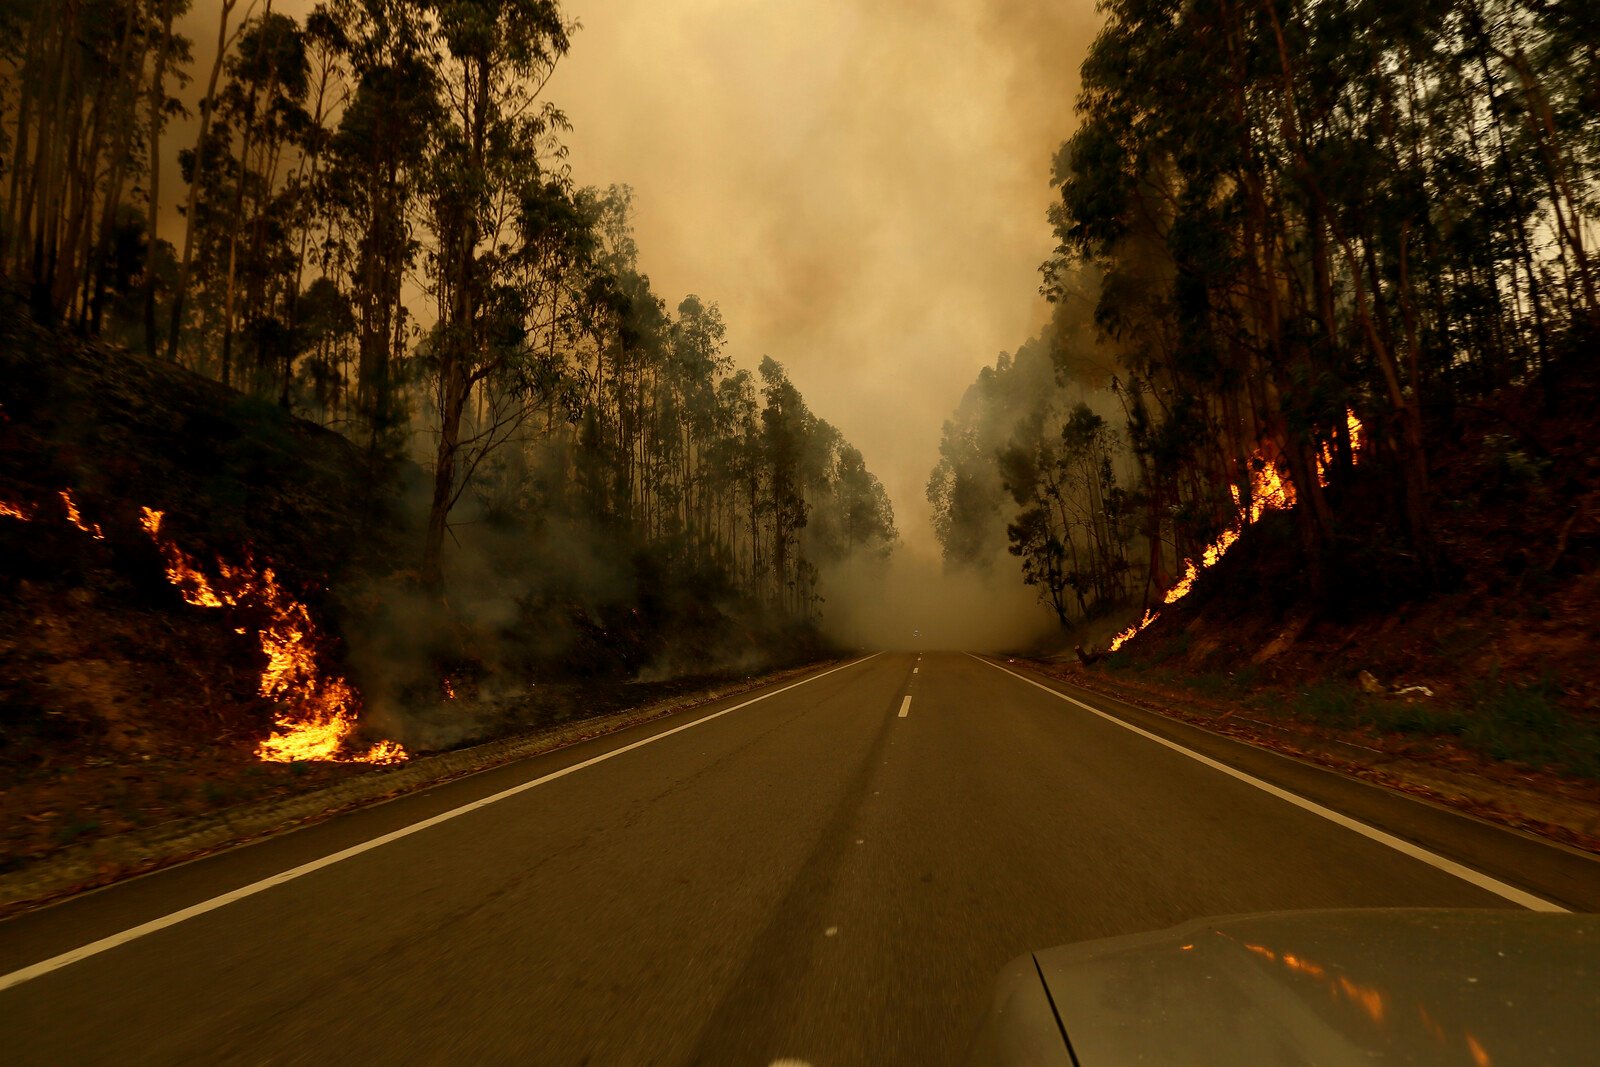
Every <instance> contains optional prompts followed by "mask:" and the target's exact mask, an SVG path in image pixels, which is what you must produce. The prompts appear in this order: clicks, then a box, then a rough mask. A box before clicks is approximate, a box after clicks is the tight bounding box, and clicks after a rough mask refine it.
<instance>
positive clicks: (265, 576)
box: [0, 490, 407, 764]
mask: <svg viewBox="0 0 1600 1067" xmlns="http://www.w3.org/2000/svg"><path fill="white" fill-rule="evenodd" d="M57 495H58V496H59V497H60V500H61V503H62V508H63V512H64V515H65V518H66V521H67V522H69V523H70V524H71V525H72V526H74V527H76V528H77V529H78V530H80V531H82V532H83V533H86V534H88V535H89V536H91V537H93V538H94V539H96V540H102V541H103V540H104V539H105V534H104V531H103V530H102V529H101V527H100V526H99V525H98V524H91V523H87V522H85V521H84V519H83V516H82V513H81V512H80V510H79V508H78V506H77V503H76V501H74V499H73V497H72V494H71V492H70V490H61V491H60V492H59V493H58V494H57ZM42 510H43V509H42V506H30V505H28V504H25V503H22V502H20V501H0V518H6V519H11V520H14V521H20V522H32V521H36V519H37V518H38V516H39V514H40V512H41V511H42ZM140 512H141V515H140V525H141V526H142V527H143V529H144V531H145V533H146V534H148V535H149V537H150V539H151V540H152V542H153V543H154V544H155V546H156V548H157V550H158V551H159V552H160V553H161V557H162V560H163V563H164V565H165V569H166V577H167V581H168V582H170V583H171V584H172V585H173V587H174V588H176V589H177V590H178V592H179V594H180V595H181V596H182V597H183V599H184V601H185V602H186V603H188V604H190V605H193V606H195V607H201V608H231V609H243V613H244V614H246V615H250V616H265V618H266V622H265V623H263V624H261V625H259V626H258V627H256V628H255V629H256V637H257V640H258V641H259V643H260V647H261V651H262V653H263V655H264V656H265V657H266V666H265V667H263V668H262V672H261V678H260V682H259V691H260V694H261V696H262V697H264V698H266V699H267V700H269V701H271V702H272V704H273V707H274V708H275V712H274V729H273V732H272V733H271V734H270V735H269V736H268V737H267V738H266V739H264V740H263V741H261V742H260V744H258V745H257V746H256V750H255V754H256V758H258V759H260V760H263V761H266V762H272V763H292V762H339V763H377V764H385V763H398V762H401V761H403V760H405V759H406V758H407V756H406V751H405V749H404V748H403V747H402V746H401V745H400V744H398V743H397V742H394V741H387V740H384V741H378V742H376V743H374V744H373V745H372V746H371V747H369V748H367V749H366V750H365V751H352V749H351V744H352V742H353V741H354V740H355V734H356V731H357V726H358V724H359V719H360V711H361V701H360V695H359V694H358V693H357V692H356V689H355V687H354V686H352V685H351V684H350V683H349V682H348V681H347V680H346V679H344V678H343V677H340V676H339V675H337V674H333V673H331V672H328V671H325V670H323V669H322V668H320V667H319V665H318V650H319V649H320V648H321V647H322V646H323V645H324V644H325V638H324V637H323V635H322V633H321V631H320V630H319V629H318V628H317V626H316V624H315V622H314V621H313V620H312V618H311V613H310V611H309V610H308V609H307V608H306V606H305V604H303V603H301V602H300V601H299V600H296V599H295V598H294V597H292V596H290V595H289V594H288V593H287V592H285V591H284V589H283V587H282V585H280V584H279V582H278V579H277V576H276V574H275V573H274V572H273V569H272V568H271V567H261V568H258V567H256V566H255V565H254V563H253V562H251V561H250V560H249V558H248V556H247V557H246V560H245V562H244V563H243V564H239V565H233V564H229V563H228V562H227V561H225V560H218V561H217V563H216V572H217V576H216V577H215V578H214V579H212V578H208V577H207V576H206V574H205V572H204V571H202V570H201V569H200V568H199V567H197V566H196V565H195V561H194V560H193V559H192V558H191V557H190V556H189V555H188V554H187V553H185V552H184V551H183V550H182V549H181V548H179V547H178V545H177V543H176V542H175V541H174V540H173V539H172V538H171V537H169V536H164V535H163V534H162V529H161V528H162V522H163V519H164V517H165V516H164V512H161V511H157V510H155V509H153V508H148V507H145V508H141V509H140ZM235 629H236V630H237V631H238V632H239V633H241V634H244V633H247V632H249V630H250V627H248V626H236V627H235Z"/></svg>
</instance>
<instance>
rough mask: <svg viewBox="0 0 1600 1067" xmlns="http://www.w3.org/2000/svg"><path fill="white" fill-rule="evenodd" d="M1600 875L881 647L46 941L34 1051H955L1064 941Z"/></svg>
mask: <svg viewBox="0 0 1600 1067" xmlns="http://www.w3.org/2000/svg"><path fill="white" fill-rule="evenodd" d="M1013 672H1019V673H1013ZM1052 689H1053V690H1058V691H1063V692H1066V693H1068V695H1070V696H1071V697H1073V698H1074V699H1073V700H1065V699H1062V698H1061V697H1060V696H1058V695H1056V693H1055V692H1052V691H1051V690H1052ZM907 697H909V698H910V700H909V702H908V701H907V699H906V698H907ZM1074 701H1081V702H1083V703H1082V704H1080V703H1075V702H1074ZM1084 704H1093V705H1094V706H1096V707H1099V708H1105V709H1109V711H1110V712H1112V713H1113V714H1108V715H1102V714H1095V713H1094V712H1092V711H1090V710H1088V709H1087V708H1086V707H1085V706H1083V705H1084ZM1119 717H1120V718H1126V719H1127V720H1128V721H1129V722H1130V723H1132V724H1133V725H1134V726H1136V727H1138V728H1139V729H1142V730H1145V731H1147V732H1146V733H1141V732H1138V730H1135V729H1129V728H1128V726H1126V725H1124V724H1123V723H1122V722H1120V721H1118V718H1119ZM1157 737H1161V738H1165V739H1166V740H1165V743H1163V741H1161V740H1158V739H1157ZM1197 755H1198V756H1199V758H1196V756H1197ZM1208 760H1211V761H1215V764H1216V765H1213V763H1211V762H1207V761H1208ZM1222 765H1226V766H1229V767H1238V768H1240V771H1238V772H1235V773H1227V772H1225V771H1224V770H1222V769H1220V767H1221V766H1222ZM501 794H505V795H501ZM491 797H498V799H494V800H493V801H492V802H490V803H486V804H480V805H479V806H477V807H472V808H470V809H469V810H465V811H462V810H461V809H462V808H463V806H465V805H471V804H473V803H475V802H480V801H483V800H485V799H486V798H491ZM1302 798H1304V799H1302ZM1337 812H1343V813H1344V815H1339V814H1336V813H1337ZM1346 816H1353V817H1354V819H1355V820H1357V821H1356V823H1355V824H1354V825H1353V826H1352V825H1350V824H1347V823H1348V822H1349V820H1348V819H1347V818H1346ZM429 819H433V820H435V821H433V822H431V823H428V824H427V825H423V826H421V827H419V826H418V824H419V823H423V822H424V821H425V820H429ZM1340 819H1345V822H1343V823H1342V822H1341V821H1339V820H1340ZM1369 827H1370V828H1373V829H1368V828H1369ZM1384 832H1393V834H1394V835H1395V836H1394V838H1387V839H1386V838H1384ZM385 835H391V837H390V838H389V839H386V840H379V839H382V838H384V836H385ZM374 842H376V843H374ZM1409 842H1422V845H1421V847H1419V846H1418V845H1417V844H1412V843H1409ZM330 857H331V858H332V861H331V862H329V859H330ZM319 861H320V862H321V865H320V866H318V865H317V864H318V863H319ZM1457 861H1459V862H1460V863H1462V864H1463V865H1464V866H1462V867H1460V868H1452V867H1451V865H1452V864H1453V863H1455V862H1457ZM306 865H311V866H312V867H313V868H314V869H309V870H305V869H303V868H304V867H305V866H306ZM1442 867H1443V868H1451V869H1441V868H1442ZM1597 870H1600V865H1596V864H1594V863H1593V862H1592V861H1589V860H1586V859H1584V858H1582V857H1579V856H1577V855H1576V854H1575V853H1569V852H1565V851H1562V850H1559V849H1555V848H1551V847H1548V846H1545V845H1542V844H1538V843H1535V842H1533V841H1531V840H1530V839H1528V838H1525V837H1522V836H1520V835H1517V834H1513V833H1510V832H1508V831H1502V830H1498V829H1495V828H1492V827H1489V826H1487V825H1486V824H1481V823H1477V822H1475V821H1472V820H1468V819H1465V818H1463V817H1460V816H1456V815H1453V814H1449V813H1446V812H1443V811H1441V810H1439V809H1434V808H1431V807H1428V806H1425V805H1421V804H1419V803H1417V802H1414V801H1410V800H1407V799H1405V798H1400V797H1395V796H1392V795H1390V794H1387V793H1383V792H1381V791H1379V790H1376V789H1374V788H1372V787H1369V786H1366V785H1363V784H1361V783H1357V782H1353V781H1350V780H1347V779H1343V778H1340V777H1339V776H1336V775H1331V774H1329V773H1327V772H1323V771H1318V770H1315V769H1312V768H1307V767H1304V766H1303V765H1300V764H1297V763H1294V762H1292V761H1289V760H1286V759H1283V758H1281V757H1278V756H1274V755H1271V754H1269V753H1263V752H1260V751H1258V750H1251V749H1246V748H1245V747H1244V746H1239V745H1236V744H1234V743H1232V742H1228V741H1224V740H1222V739H1217V738H1211V737H1210V736H1209V735H1201V734H1200V733H1199V732H1198V731H1193V730H1189V729H1188V728H1186V727H1182V726H1181V724H1166V720H1160V721H1159V722H1158V721H1156V717H1153V716H1148V715H1146V716H1143V717H1142V718H1141V717H1140V715H1139V713H1137V712H1135V711H1133V710H1132V709H1126V708H1119V707H1116V706H1115V705H1114V704H1113V703H1112V702H1108V701H1105V700H1103V699H1101V698H1097V697H1092V696H1091V695H1089V694H1087V693H1084V692H1083V691H1078V690H1069V689H1067V687H1065V686H1062V685H1059V684H1057V683H1044V682H1043V681H1042V680H1040V679H1039V678H1038V676H1036V675H1026V673H1025V672H1022V671H1021V668H1018V667H1011V668H1006V667H1005V666H1004V661H1000V662H999V663H996V662H991V661H986V660H983V659H979V658H977V657H973V656H967V655H962V654H954V653H938V654H933V653H930V654H926V655H921V656H918V655H916V654H881V655H876V656H872V657H870V658H866V659H864V660H859V661H854V662H852V663H849V664H846V665H844V666H842V667H839V668H836V669H833V670H831V671H827V672H818V673H815V674H813V675H809V676H807V677H805V678H804V679H803V680H801V681H800V682H799V683H798V684H792V685H790V684H788V683H783V684H780V685H775V686H772V687H770V688H768V689H766V690H758V691H756V692H754V693H750V694H745V695H743V696H740V697H733V698H728V699H726V700H723V701H720V702H718V703H716V704H712V705H708V706H706V707H703V708H700V709H695V710H693V711H691V712H687V713H684V714H681V715H678V716H675V717H672V718H669V719H666V720H661V721H658V722H656V723H652V724H648V725H646V726H643V727H638V728H635V729H632V730H628V731H624V732H622V733H619V734H615V735H612V736H610V737H607V738H600V739H596V740H594V741H591V742H587V743H585V744H583V745H579V746H575V747H573V748H569V749H565V750H563V751H560V752H556V753H551V754H548V755H546V756H541V757H537V758H534V759H531V760H526V761H523V762H520V763H517V764H514V765H511V766H508V767H503V768H499V769H496V770H494V771H490V772H485V773H483V774H479V775H475V776H473V777H470V778H467V779H462V780H459V781H456V782H453V783H449V784H448V785H444V786H441V787H438V788H436V789H433V790H430V791H428V792H425V793H421V794H417V795H413V796H409V797H405V798H402V799H399V800H396V801H392V802H390V803H387V804H383V805H380V806H378V807H375V808H370V809H367V810H365V811H361V812H356V813H352V814H350V815H346V816H342V817H339V818H335V819H331V820H329V821H327V822H325V823H322V824H319V825H317V826H314V827H309V828H306V829H304V830H300V831H297V832H295V833H292V834H287V835H283V836H281V837H278V838H274V839H271V840H268V841H265V842H262V843H260V844H257V845H254V846H250V847H246V848H240V849H235V850H233V851H231V852H227V853H224V854H221V855H218V856H214V857H211V858H209V859H206V860H203V861H200V862H196V863H191V864H188V865H185V866H182V867H179V868H174V869H172V870H168V871H164V872H160V873H158V874H155V875H151V876H149V877H145V878H141V879H137V880H134V881H131V882H127V883H124V884H122V885H119V886H115V887H113V888H111V889H109V890H105V891H102V892H98V893H93V894H88V895H85V896H82V897H79V898H77V899H74V900H71V901H68V902H65V903H63V904H60V905H57V906H55V907H51V908H46V909H42V910H40V911H37V912H32V913H28V914H25V915H21V916H18V917H15V918H13V919H11V920H9V921H7V922H5V923H3V924H0V975H3V976H4V977H3V978H0V1033H4V1034H5V1039H4V1040H5V1046H6V1047H5V1051H4V1053H3V1054H0V1059H4V1061H5V1062H7V1063H10V1064H34V1063H40V1064H44V1063H50V1064H59V1063H118V1064H120V1063H130V1062H133V1063H194V1062H207V1063H211V1062H218V1063H285V1064H295V1063H330V1062H345V1063H507V1064H510V1063H517V1064H628V1065H635V1064H691V1063H704V1064H756V1065H767V1064H772V1063H775V1062H778V1061H781V1060H785V1059H787V1060H791V1061H798V1062H804V1063H809V1064H814V1065H816V1067H824V1065H840V1064H887V1063H907V1064H939V1063H947V1062H956V1061H959V1060H960V1058H961V1055H962V1052H963V1050H964V1048H965V1046H966V1043H967V1041H968V1040H969V1038H970V1037H971V1035H972V1033H973V1031H974V1030H975V1028H976V1026H977V1024H978V1022H979V1020H980V1018H981V1016H982V1015H983V1013H984V1011H985V1010H986V1008H987V1001H988V997H989V994H990V991H991V983H992V981H993V979H994V977H995V975H996V974H997V972H998V971H999V969H1000V968H1001V966H1002V965H1003V964H1004V963H1005V962H1006V961H1007V960H1009V959H1011V958H1012V957H1014V956H1016V955H1018V954H1019V953H1022V952H1024V951H1027V950H1029V949H1034V948H1043V947H1047V946H1050V945H1055V944H1059V943H1062V942H1069V941H1076V940H1082V939H1085V938H1095V937H1104V936H1110V935H1116V934H1124V933H1133V932H1137V931H1143V930H1150V929H1155V928H1160V927H1165V926H1169V925H1172V924H1174V923H1178V922H1181V921H1183V920H1186V919H1190V918H1195V917H1199V916H1206V915H1220V914H1229V913H1240V912H1252V911H1263V910H1275V909H1285V908H1322V907H1345V906H1387V905H1404V906H1418V905H1420V906H1465V907H1516V906H1518V903H1517V899H1518V894H1523V895H1526V894H1529V893H1531V894H1533V895H1534V896H1535V897H1539V898H1540V899H1542V900H1544V901H1550V902H1553V903H1555V904H1560V905H1563V906H1565V907H1568V908H1581V909H1584V910H1593V909H1596V908H1600V877H1597V875H1596V871H1597ZM285 872H289V873H290V875H291V876H290V877H288V878H287V879H284V878H283V877H282V876H283V875H284V873H285ZM274 877H278V878H279V881H278V882H277V884H267V885H263V884H262V882H263V880H265V879H272V878H274ZM1486 887H1487V888H1486ZM228 894H231V896H225V895H228ZM219 898H221V899H219ZM1531 899H1532V898H1529V900H1531ZM1529 900H1523V901H1522V903H1523V904H1527V903H1529ZM1535 903H1536V902H1535ZM185 908H191V909H192V910H193V912H194V914H191V915H189V916H188V917H184V916H182V915H181V914H180V915H176V916H175V915H174V913H177V912H180V911H181V909H185ZM141 924H149V926H148V927H147V928H146V929H145V930H143V931H140V930H138V929H136V928H138V927H140V926H141ZM130 930H131V931H133V933H132V934H130V933H128V931H130ZM102 939H111V940H112V941H113V942H115V943H114V944H111V945H110V946H109V947H106V946H105V945H97V946H96V947H95V948H94V950H93V951H92V952H91V953H90V954H87V955H85V956H84V958H81V959H76V960H75V961H70V962H63V961H62V960H60V959H59V958H58V957H59V956H60V955H61V954H63V953H68V952H70V951H72V950H74V949H78V948H80V947H82V946H85V945H96V943H99V942H101V941H102ZM29 968H31V969H29Z"/></svg>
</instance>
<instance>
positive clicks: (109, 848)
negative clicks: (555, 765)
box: [0, 661, 844, 918]
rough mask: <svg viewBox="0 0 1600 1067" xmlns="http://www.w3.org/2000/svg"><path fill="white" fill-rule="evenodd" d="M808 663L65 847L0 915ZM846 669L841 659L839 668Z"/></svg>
mask: <svg viewBox="0 0 1600 1067" xmlns="http://www.w3.org/2000/svg"><path fill="white" fill-rule="evenodd" d="M833 662H836V661H827V662H818V663H812V664H808V665H805V666H801V667H793V668H788V669H784V670H779V671H774V672H772V673H769V674H763V675H758V676H753V677H750V678H745V679H740V680H737V681H730V682H727V683H725V684H722V685H716V686H710V687H708V688H705V689H702V690H699V691H696V692H692V693H688V694H679V695H676V696H673V697H669V698H666V699H663V700H656V701H652V702H649V703H645V704H641V705H639V706H637V707H633V708H626V709H623V710H621V711H616V712H611V713H606V714H602V715H596V716H593V717H590V718H585V719H581V720H577V721H572V722H567V723H562V724H560V725H556V726H551V727H546V728H543V729H538V730H534V731H530V732H525V733H520V734H517V735H514V736H511V737H505V738H500V739H497V740H494V741H489V742H485V743H483V744H478V745H472V746H469V747H466V748H460V749H455V750H452V751H448V752H441V753H438V754H435V755H430V756H425V757H422V758H419V759H414V760H411V761H408V762H406V763H403V764H398V765H394V766H389V767H374V768H372V769H371V770H369V771H367V772H366V773H364V774H361V775H358V776H354V777H349V778H344V779H342V780H339V781H337V782H335V783H333V784H332V785H320V786H315V787H312V788H308V789H307V790H306V791H304V792H300V793H297V794H293V795H290V796H287V797H281V796H280V797H272V798H269V799H266V800H262V801H257V802H253V803H248V804H241V805H237V806H234V807H230V808H225V809H222V810H219V811H215V812H209V813H206V814H203V815H196V816H191V817H188V818H183V819H176V820H172V821H171V822H167V823H162V824H159V825H155V826H149V827H144V828H141V829H137V830H131V831H128V832H126V833H122V834H116V835H112V836H107V837H102V838H96V839H94V840H92V841H87V842H84V843H83V844H81V845H77V846H69V847H66V848H63V849H61V850H59V851H58V852H55V853H53V854H50V855H48V856H45V857H41V858H40V859H38V860H37V861H35V862H33V863H30V864H29V865H27V866H25V867H23V868H21V869H20V870H14V871H10V872H8V873H6V874H5V875H4V876H0V918H3V917H5V916H8V915H12V914H15V913H17V912H20V911H25V910H29V909H31V908H35V907H38V906H40V905H43V904H47V903H52V902H55V901H58V900H61V899H63V898H65V897H70V896H73V895H75V894H77V893H80V892H83V891H85V890H89V889H96V888H101V887H104V886H109V885H112V884H114V883H116V882H120V881H124V880H126V879H129V878H132V877H135V876H138V875H142V874H148V873H151V872H153V871H157V870H161V869H163V868H167V867H172V866H175V865H177V864H180V863H185V862H188V861H190V860H194V859H199V858H202V857H205V856H209V855H213V854H216V853H219V852H223V851H227V850H229V849H233V848H236V847H238V846H240V845H245V844H250V843H254V842H257V841H261V840H264V839H266V838H270V837H275V836H278V835H280V834H284V833H287V832H289V831H292V830H297V829H300V828H302V827H305V826H309V825H313V824H315V823H319V822H322V821H324V820H326V819H329V818H332V817H333V816H336V815H340V814H344V813H346V812H351V811H356V810H359V809H361V808H365V807H370V806H372V805H374V804H380V803H383V802H385V801H389V800H394V799H396V798H399V797H402V796H406V795H408V794H411V793H415V792H418V791H420V790H424V789H431V788H433V787H436V786H440V785H443V784H446V783H448V782H451V781H454V780H456V779H459V778H464V777H466V776H468V775H472V774H477V773H479V772H481V771H486V770H492V769H494V768H497V767H502V766H505V765H507V764H511V763H515V762H517V761H519V760H524V759H528V758H530V757H533V756H540V755H545V754H548V753H551V752H555V751H557V750H560V749H564V748H569V747H571V746H573V745H577V744H580V743H582V742H585V741H590V740H593V739H596V738H602V737H607V736H609V735H612V734H616V733H619V732H621V731H623V730H627V729H630V728H632V727H636V726H642V725H645V724H648V723H652V722H656V721H658V720H661V719H664V718H667V717H669V716H674V715H679V714H682V713H684V712H689V711H693V710H696V709H700V708H704V707H706V706H708V705H710V704H713V703H715V702H717V701H719V700H723V699H726V698H729V697H733V696H737V695H740V694H743V693H748V692H753V691H755V690H757V689H761V688H765V687H768V686H772V685H775V684H778V683H781V682H785V681H789V680H791V679H794V678H799V677H801V676H804V675H807V674H811V673H814V672H815V671H817V670H820V669H823V668H825V667H827V666H828V665H829V664H831V663H833ZM837 662H844V661H837Z"/></svg>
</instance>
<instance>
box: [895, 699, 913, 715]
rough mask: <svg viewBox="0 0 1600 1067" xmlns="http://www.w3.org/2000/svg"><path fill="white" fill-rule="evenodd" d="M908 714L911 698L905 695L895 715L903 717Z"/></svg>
mask: <svg viewBox="0 0 1600 1067" xmlns="http://www.w3.org/2000/svg"><path fill="white" fill-rule="evenodd" d="M909 714H911V698H910V697H909V696H907V697H906V698H905V699H904V700H902V701H901V702H900V714H899V715H898V716H896V717H897V718H901V719H903V718H905V717H906V716H907V715H909Z"/></svg>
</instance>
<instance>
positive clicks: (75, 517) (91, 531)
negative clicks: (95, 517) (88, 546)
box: [60, 489, 106, 541]
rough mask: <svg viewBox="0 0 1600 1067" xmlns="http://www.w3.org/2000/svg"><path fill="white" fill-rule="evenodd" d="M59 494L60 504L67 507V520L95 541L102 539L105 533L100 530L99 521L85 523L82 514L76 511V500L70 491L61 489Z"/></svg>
mask: <svg viewBox="0 0 1600 1067" xmlns="http://www.w3.org/2000/svg"><path fill="white" fill-rule="evenodd" d="M60 496H61V503H62V505H63V506H65V507H66V509H67V521H68V522H70V523H72V525H74V526H76V527H77V528H78V529H80V530H82V531H83V532H84V533H86V534H88V535H89V536H90V537H92V538H94V539H95V540H96V541H104V540H105V539H106V535H105V533H104V532H102V531H101V529H100V524H99V523H90V524H87V525H86V524H85V523H84V521H83V516H82V515H80V514H79V513H78V505H77V502H76V501H74V500H73V499H72V493H71V492H69V491H68V490H66V489H63V490H61V493H60Z"/></svg>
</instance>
